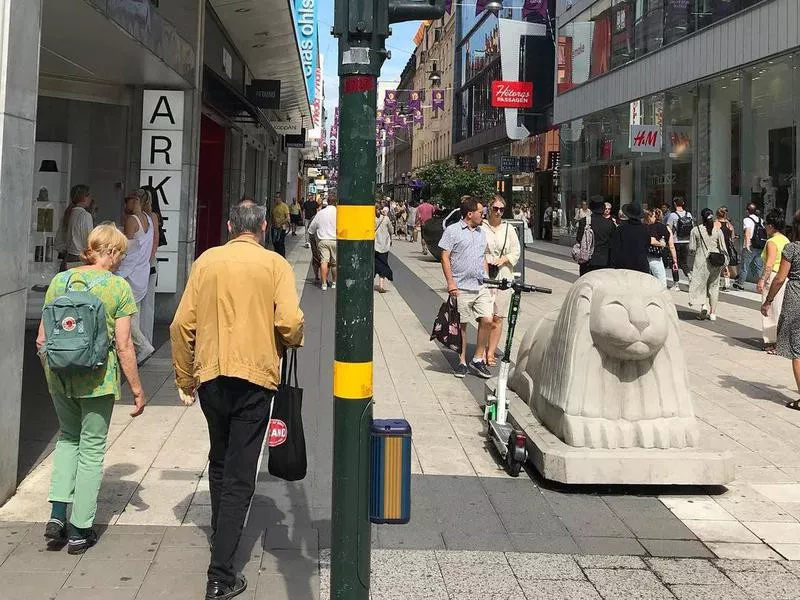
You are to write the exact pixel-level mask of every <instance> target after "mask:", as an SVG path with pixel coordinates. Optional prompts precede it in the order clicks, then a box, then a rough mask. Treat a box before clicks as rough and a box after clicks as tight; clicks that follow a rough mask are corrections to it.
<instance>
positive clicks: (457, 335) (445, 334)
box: [431, 296, 461, 352]
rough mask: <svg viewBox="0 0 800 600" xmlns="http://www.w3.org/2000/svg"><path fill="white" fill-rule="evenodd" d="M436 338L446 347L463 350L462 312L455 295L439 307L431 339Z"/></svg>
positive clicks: (458, 350)
mask: <svg viewBox="0 0 800 600" xmlns="http://www.w3.org/2000/svg"><path fill="white" fill-rule="evenodd" d="M434 339H435V340H437V341H438V342H439V343H440V344H442V345H443V346H444V347H445V348H449V349H450V350H452V351H454V352H461V313H459V312H458V301H457V300H456V298H455V296H450V297H449V298H448V299H447V300H446V301H445V302H444V304H442V306H441V308H439V314H438V315H437V316H436V320H435V321H434V322H433V331H432V332H431V340H434Z"/></svg>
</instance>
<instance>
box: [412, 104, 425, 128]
mask: <svg viewBox="0 0 800 600" xmlns="http://www.w3.org/2000/svg"><path fill="white" fill-rule="evenodd" d="M424 123H425V117H424V116H423V114H422V110H421V109H419V108H418V109H417V110H415V111H414V125H419V126H420V127H422V125H423V124H424Z"/></svg>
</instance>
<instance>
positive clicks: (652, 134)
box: [630, 125, 661, 152]
mask: <svg viewBox="0 0 800 600" xmlns="http://www.w3.org/2000/svg"><path fill="white" fill-rule="evenodd" d="M630 139H631V151H632V152H661V127H659V126H658V125H631V135H630Z"/></svg>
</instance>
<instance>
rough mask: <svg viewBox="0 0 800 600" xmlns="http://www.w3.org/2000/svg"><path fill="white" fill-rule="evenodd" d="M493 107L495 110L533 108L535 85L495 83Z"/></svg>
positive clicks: (526, 83) (510, 82)
mask: <svg viewBox="0 0 800 600" xmlns="http://www.w3.org/2000/svg"><path fill="white" fill-rule="evenodd" d="M492 106H493V107H494V108H531V107H532V106H533V83H532V82H530V81H493V82H492Z"/></svg>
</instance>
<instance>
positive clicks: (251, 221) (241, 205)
mask: <svg viewBox="0 0 800 600" xmlns="http://www.w3.org/2000/svg"><path fill="white" fill-rule="evenodd" d="M266 218H267V211H266V208H264V207H263V206H260V205H258V204H256V203H255V201H254V200H253V199H252V198H247V197H245V198H242V199H241V200H240V201H239V202H237V203H236V204H234V205H233V206H231V212H230V218H229V220H230V224H231V233H232V234H233V235H234V236H240V235H242V234H243V233H252V234H253V235H261V226H262V225H263V224H264V221H265V220H266Z"/></svg>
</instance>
